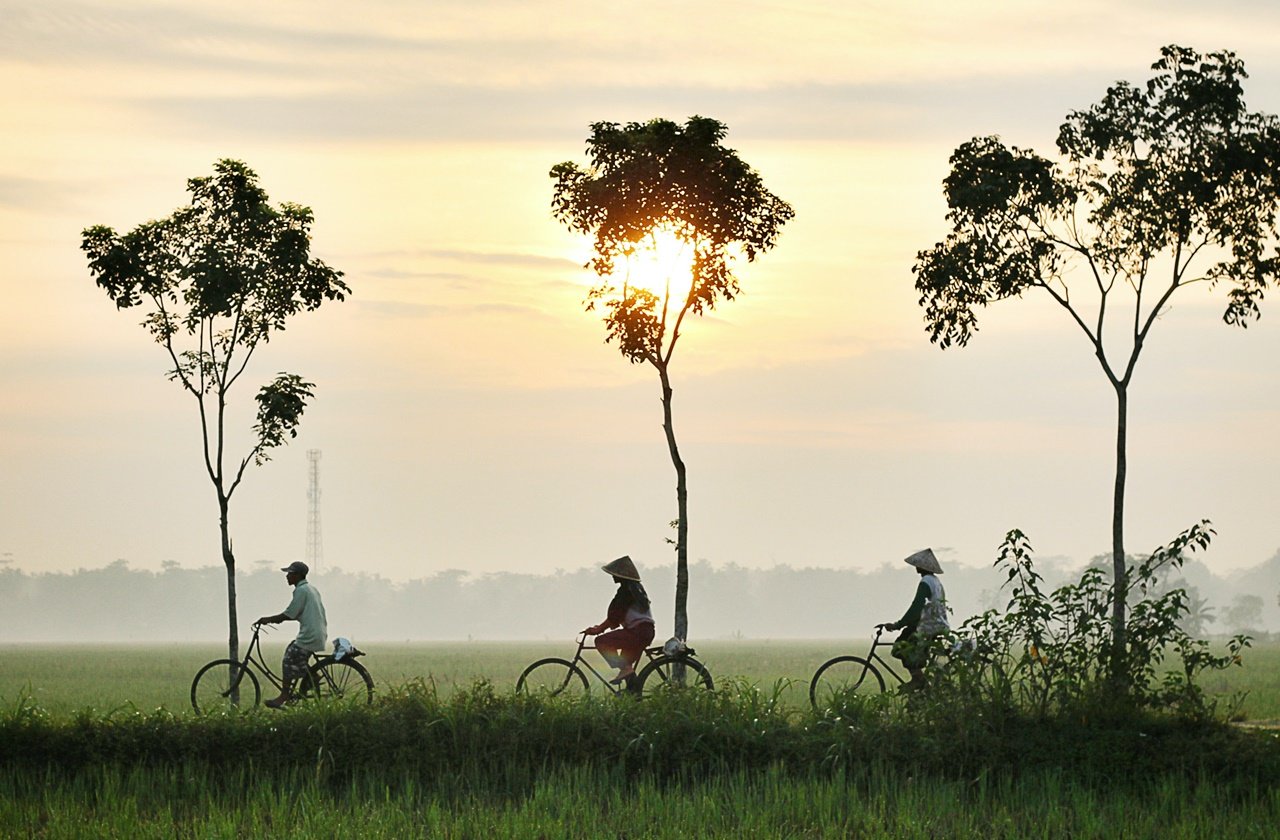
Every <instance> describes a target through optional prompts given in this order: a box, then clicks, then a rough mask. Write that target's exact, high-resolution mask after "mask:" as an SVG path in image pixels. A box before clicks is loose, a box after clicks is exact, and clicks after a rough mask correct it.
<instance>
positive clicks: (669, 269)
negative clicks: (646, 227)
mask: <svg viewBox="0 0 1280 840" xmlns="http://www.w3.org/2000/svg"><path fill="white" fill-rule="evenodd" d="M614 278H615V279H616V280H617V281H618V283H619V284H622V283H625V284H626V285H628V286H631V287H639V288H642V289H645V290H646V291H649V292H652V293H653V294H655V295H657V296H658V298H659V300H661V299H662V298H663V297H667V298H668V299H669V302H670V304H671V305H673V306H679V305H680V304H682V303H684V301H685V299H686V298H688V296H689V287H690V286H691V285H692V284H693V245H692V243H690V242H689V241H688V240H686V239H683V238H681V237H680V236H677V235H676V234H675V233H674V232H672V231H670V230H665V229H661V228H658V229H655V230H651V231H649V233H648V234H646V235H645V237H644V238H643V239H641V240H640V241H639V242H637V243H636V247H635V250H634V251H633V252H632V253H630V254H627V255H626V256H625V257H624V258H623V259H622V260H619V261H618V263H617V266H616V268H615V270H614Z"/></svg>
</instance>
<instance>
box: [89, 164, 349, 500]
mask: <svg viewBox="0 0 1280 840" xmlns="http://www.w3.org/2000/svg"><path fill="white" fill-rule="evenodd" d="M214 172H215V174H214V175H213V176H211V177H204V178H192V179H190V180H189V181H188V182H187V189H188V191H189V192H190V193H191V204H190V206H188V207H184V208H181V209H179V210H176V211H175V212H174V213H173V214H172V215H171V216H169V217H168V218H165V219H161V220H159V221H151V222H146V223H144V224H141V225H139V226H138V227H137V228H135V229H134V230H132V231H130V232H129V233H126V234H123V235H120V234H117V233H116V232H115V231H114V230H113V229H112V228H110V227H107V226H105V225H96V226H93V227H89V228H87V229H85V231H84V239H83V242H82V244H81V248H82V249H83V250H84V252H85V254H86V255H87V256H88V259H89V271H90V273H91V274H92V275H93V276H94V278H95V280H96V282H97V284H98V286H100V287H101V288H102V289H103V290H105V291H106V293H107V296H108V297H110V298H111V299H112V300H113V301H115V304H116V306H117V307H118V308H120V309H129V308H132V307H135V306H147V307H148V308H149V311H148V312H147V314H146V316H145V317H144V319H143V322H142V323H143V326H145V327H146V328H147V330H148V331H149V332H150V333H151V336H152V338H154V339H155V341H156V342H157V343H159V344H161V345H162V346H164V347H165V349H166V350H167V351H168V352H169V355H170V358H171V361H172V362H173V367H172V369H171V370H170V371H169V377H170V378H171V379H174V380H176V381H178V382H179V383H180V384H181V385H182V386H183V388H184V389H186V390H187V391H188V392H189V393H191V394H192V395H193V396H194V397H195V398H196V399H197V400H198V401H199V403H200V410H201V417H202V428H203V429H204V431H205V449H206V463H207V464H208V466H209V472H210V477H211V478H212V479H213V480H214V483H215V485H219V486H218V489H219V492H220V493H222V492H224V487H223V485H222V482H223V473H222V467H221V463H220V451H221V446H220V445H218V444H220V443H221V422H220V421H221V416H222V415H221V410H222V406H223V403H224V402H225V398H226V393H227V391H228V390H229V389H230V388H231V386H232V385H233V384H234V382H235V381H236V380H237V379H238V378H239V376H240V374H241V373H243V371H244V369H245V367H246V366H247V365H248V363H249V359H250V357H251V356H252V355H253V352H254V350H255V349H256V348H257V347H258V345H259V344H261V343H264V342H267V341H270V339H271V334H272V333H273V332H276V331H279V330H283V329H284V328H285V325H286V322H287V320H288V319H289V318H290V317H292V316H293V315H296V314H297V313H299V312H301V311H310V310H314V309H317V308H318V307H319V306H320V305H321V304H322V303H323V302H324V301H326V300H339V301H340V300H343V299H344V298H345V296H346V294H347V293H349V291H350V289H349V288H348V287H347V284H346V283H344V282H343V281H342V279H341V278H342V272H340V271H336V270H334V269H332V268H330V267H329V266H327V265H325V264H324V262H322V261H321V260H318V259H312V258H311V256H310V246H311V234H310V230H311V224H312V221H313V216H312V213H311V210H310V209H309V208H307V207H302V206H300V205H297V204H291V203H287V202H286V203H284V204H281V205H280V206H279V208H275V207H272V206H271V205H270V204H269V203H268V200H267V194H266V192H265V191H263V189H262V188H261V187H259V186H258V180H257V179H258V176H257V175H256V174H255V173H254V172H253V170H251V169H249V168H248V167H247V166H245V164H243V163H241V162H240V161H235V160H220V161H218V162H217V163H216V164H215V165H214ZM184 337H185V338H186V339H187V340H188V341H190V342H192V343H193V345H194V346H190V347H185V348H184V347H182V346H180V345H179V344H178V342H179V341H180V340H182V339H183V338H184ZM311 387H312V386H311V385H310V384H309V383H304V382H302V381H301V380H300V379H299V378H298V377H296V376H292V375H290V374H280V375H279V377H278V378H277V379H276V380H275V381H274V382H273V383H271V384H269V385H267V386H264V387H263V389H262V391H261V392H260V393H259V394H258V397H257V400H258V405H259V411H258V423H257V425H256V426H255V427H254V430H255V432H256V433H257V438H256V440H257V442H256V444H255V446H254V447H253V450H252V452H251V453H250V454H249V455H248V456H246V457H245V459H244V461H243V462H242V464H241V468H240V471H239V472H238V473H237V474H236V478H235V481H233V482H232V485H233V486H234V484H235V483H238V480H239V478H240V477H241V476H242V475H243V469H244V465H245V464H248V463H249V461H250V460H253V461H255V462H256V463H259V464H261V463H263V462H264V461H266V460H268V459H269V457H270V456H269V450H271V449H273V448H274V447H277V446H279V445H281V444H282V443H283V442H284V438H285V435H286V434H287V435H289V436H293V435H294V434H295V427H296V426H297V424H298V422H299V420H300V419H301V416H302V411H303V409H304V408H305V406H306V402H307V400H308V399H309V398H310V397H311V395H312V393H311ZM209 395H212V396H214V397H215V398H216V403H217V406H216V411H217V415H218V416H217V419H218V421H219V422H218V423H217V432H216V436H217V441H216V443H215V444H214V449H215V450H217V452H218V453H219V454H217V455H214V454H212V453H210V452H209V449H210V441H209V434H210V430H209V428H208V425H209V423H208V420H207V419H206V413H205V412H206V408H205V397H206V396H209ZM215 461H218V463H215ZM230 492H231V491H230V490H225V494H226V495H230Z"/></svg>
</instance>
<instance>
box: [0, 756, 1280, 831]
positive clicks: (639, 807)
mask: <svg viewBox="0 0 1280 840" xmlns="http://www.w3.org/2000/svg"><path fill="white" fill-rule="evenodd" d="M463 781H465V782H466V783H467V784H466V785H462V784H459V783H458V781H454V782H451V783H445V784H442V785H428V784H424V783H422V782H421V781H420V780H419V779H417V778H416V777H414V776H412V775H400V776H397V777H394V778H388V777H387V774H384V773H371V774H361V775H360V776H358V777H355V778H353V779H351V780H350V781H349V782H348V783H346V784H345V785H343V786H341V787H338V788H335V787H332V786H328V785H325V784H322V783H318V782H317V781H316V780H315V778H314V777H313V776H312V774H310V773H308V772H307V771H305V770H301V769H295V770H291V771H288V772H285V773H282V774H273V775H269V776H264V775H263V774H261V773H260V772H256V771H254V770H253V769H252V768H247V767H246V768H242V769H241V770H238V771H235V772H234V773H232V774H231V775H230V776H226V775H224V774H214V773H212V772H211V771H209V770H208V769H207V768H201V767H198V766H197V767H187V768H181V767H179V768H170V769H167V770H157V769H154V768H141V769H139V768H130V769H122V768H121V769H118V768H110V767H98V768H94V769H92V770H89V771H86V772H84V773H80V774H76V775H74V776H72V777H70V778H67V777H63V776H60V775H55V774H48V775H45V776H44V777H42V778H40V777H37V778H29V777H27V778H23V777H20V778H14V777H11V776H6V777H0V827H3V829H4V833H5V835H6V836H11V837H21V836H28V837H49V838H62V837H66V838H79V837H85V836H93V837H120V838H170V837H175V836H188V837H202V838H240V837H266V836H273V837H282V838H292V837H299V838H301V837H306V838H314V837H355V836H359V837H362V838H383V837H385V838H403V837H423V836H430V837H440V838H477V837H511V838H523V837H528V838H546V837H556V838H584V839H585V838H593V839H594V838H599V837H619V838H625V837H635V838H640V837H645V838H649V837H654V838H704V837H734V838H741V837H748V838H749V837H757V838H820V837H865V838H940V837H983V838H988V837H989V838H1031V837H1055V838H1056V837H1073V838H1089V837H1099V838H1101V837H1107V838H1113V837H1157V836H1158V837H1162V838H1203V837H1210V836H1230V837H1242V838H1248V837H1270V836H1273V830H1274V829H1273V826H1274V824H1275V821H1276V819H1277V818H1280V794H1277V792H1276V791H1275V790H1274V789H1273V788H1270V787H1265V788H1263V787H1259V788H1255V789H1253V790H1252V791H1248V792H1246V793H1245V794H1244V795H1241V791H1239V790H1235V789H1224V788H1223V786H1222V785H1220V784H1219V783H1218V782H1216V781H1215V780H1213V779H1211V778H1203V779H1198V780H1187V781H1185V782H1182V781H1175V780H1161V781H1157V782H1153V783H1149V784H1144V785H1140V786H1126V787H1124V788H1122V789H1119V790H1109V789H1106V788H1102V787H1099V786H1091V785H1086V784H1081V783H1079V782H1077V781H1075V780H1073V779H1072V778H1071V777H1070V776H1069V774H1066V773H1062V772H1039V773H1033V774H1030V775H1024V776H1020V777H1016V778H1015V777H1010V776H1003V777H1000V778H998V779H993V778H989V777H980V778H977V779H973V780H954V779H945V778H937V777H931V776H928V775H910V774H903V773H901V772H899V771H898V770H897V769H896V768H892V767H885V766H883V765H879V764H877V765H872V766H870V767H867V768H863V769H862V770H861V771H858V772H856V773H839V774H833V775H819V774H814V773H802V774H796V773H793V772H791V771H788V770H785V769H782V768H779V767H768V768H764V769H761V770H759V771H729V772H726V773H723V774H719V775H716V776H713V777H709V778H705V779H699V780H696V781H691V780H675V781H673V780H662V779H657V778H654V777H652V776H649V775H645V774H641V775H639V776H637V775H634V774H630V773H628V772H627V771H626V770H625V769H624V768H623V767H621V766H620V765H618V764H591V765H584V766H580V767H575V768H564V769H559V770H554V771H549V772H547V773H545V774H542V775H541V776H539V777H538V778H537V779H536V780H532V781H531V782H530V783H529V784H527V785H517V786H508V785H505V784H503V783H502V780H501V779H487V780H485V783H484V784H481V785H479V786H477V785H475V784H474V781H475V780H471V779H466V780H463Z"/></svg>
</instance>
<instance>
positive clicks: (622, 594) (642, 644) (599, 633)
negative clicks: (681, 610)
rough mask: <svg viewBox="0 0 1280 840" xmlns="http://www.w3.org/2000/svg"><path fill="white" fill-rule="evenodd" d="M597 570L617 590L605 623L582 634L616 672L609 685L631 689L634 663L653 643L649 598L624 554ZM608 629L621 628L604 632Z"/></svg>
mask: <svg viewBox="0 0 1280 840" xmlns="http://www.w3.org/2000/svg"><path fill="white" fill-rule="evenodd" d="M600 568H601V569H603V570H604V571H606V572H608V573H609V574H610V575H612V576H613V581H614V583H616V584H618V591H617V593H616V594H614V596H613V600H612V601H610V602H609V611H608V614H607V615H606V616H605V620H604V621H602V622H600V623H599V624H597V625H595V626H593V627H588V628H587V629H586V630H583V631H582V632H584V633H586V634H587V635H588V636H596V650H598V651H600V655H601V656H603V657H604V661H605V662H607V663H608V665H609V667H610V668H617V669H618V675H617V676H616V677H614V678H613V679H612V680H610V682H612V683H613V684H615V685H617V684H618V683H621V682H624V681H625V682H626V684H627V688H631V687H632V683H633V682H634V681H635V674H636V662H638V661H639V660H640V656H641V655H642V654H643V653H644V649H645V648H646V647H648V645H649V643H650V642H652V641H653V632H654V626H653V614H652V613H651V612H650V611H649V595H648V593H646V592H645V591H644V587H643V586H641V585H640V573H639V572H638V571H636V564H635V563H632V562H631V558H630V557H628V556H626V555H624V556H622V557H619V558H618V559H617V560H614V561H613V562H612V563H609V564H607V565H604V566H601V567H600ZM611 627H618V628H620V629H618V630H614V631H612V632H610V633H605V632H603V631H605V630H608V629H609V628H611Z"/></svg>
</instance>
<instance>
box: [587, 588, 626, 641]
mask: <svg viewBox="0 0 1280 840" xmlns="http://www.w3.org/2000/svg"><path fill="white" fill-rule="evenodd" d="M626 617H627V605H626V604H624V603H623V602H622V596H621V595H615V596H614V598H613V600H612V601H610V602H609V613H608V615H606V616H605V618H604V621H602V622H600V623H599V624H596V625H594V626H592V627H588V628H587V629H586V630H583V631H582V632H584V633H586V634H587V635H588V636H597V635H599V634H600V633H603V632H604V631H606V630H608V629H609V628H610V627H621V626H622V620H623V619H624V618H626Z"/></svg>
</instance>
